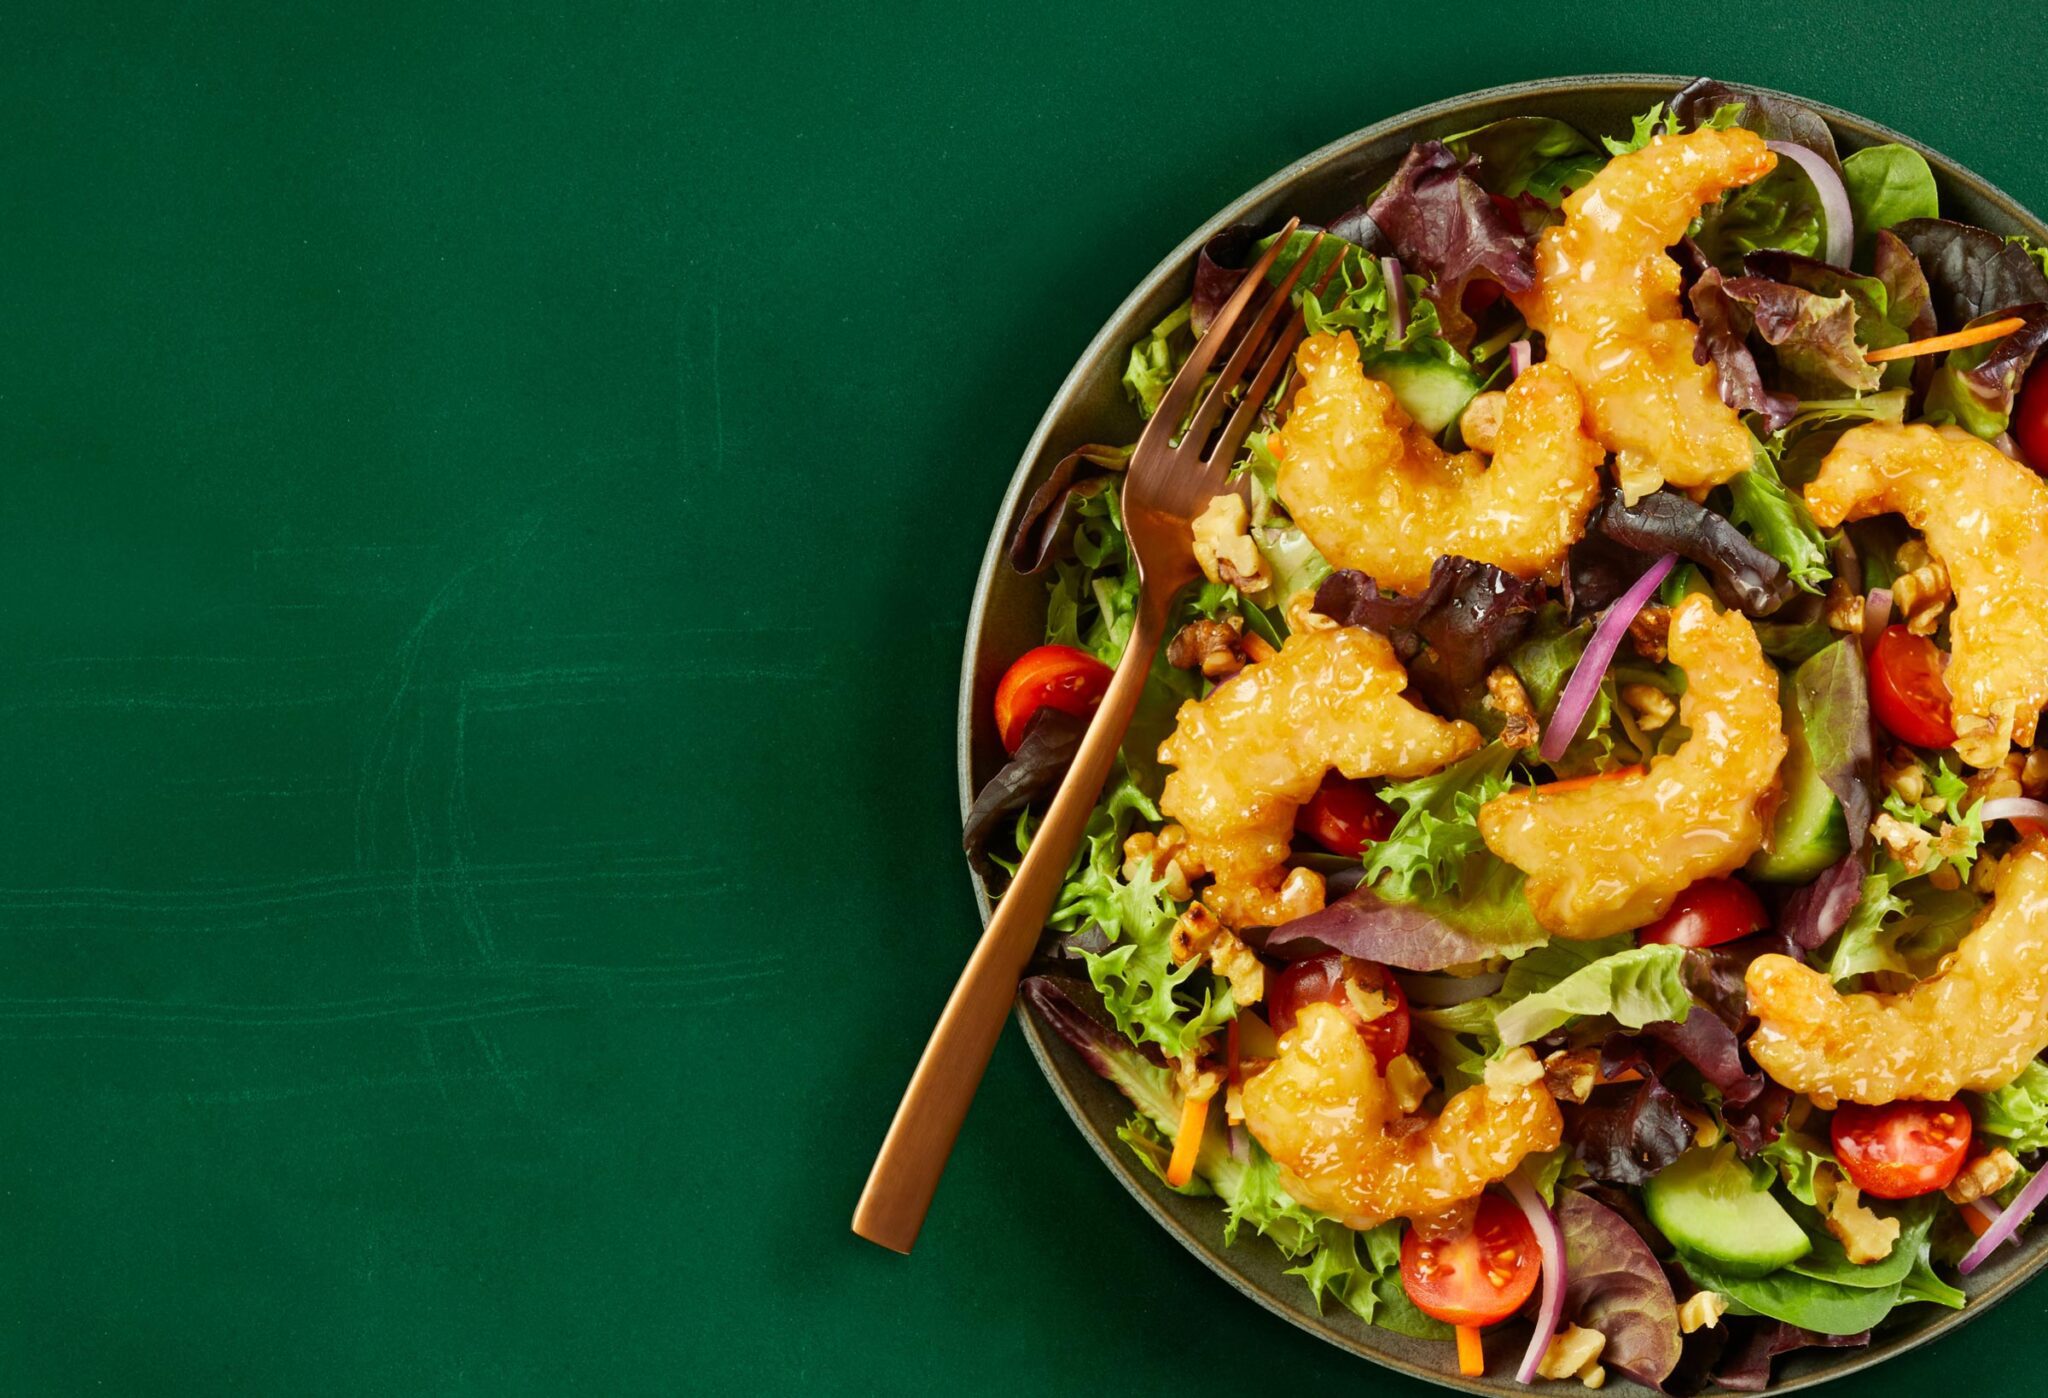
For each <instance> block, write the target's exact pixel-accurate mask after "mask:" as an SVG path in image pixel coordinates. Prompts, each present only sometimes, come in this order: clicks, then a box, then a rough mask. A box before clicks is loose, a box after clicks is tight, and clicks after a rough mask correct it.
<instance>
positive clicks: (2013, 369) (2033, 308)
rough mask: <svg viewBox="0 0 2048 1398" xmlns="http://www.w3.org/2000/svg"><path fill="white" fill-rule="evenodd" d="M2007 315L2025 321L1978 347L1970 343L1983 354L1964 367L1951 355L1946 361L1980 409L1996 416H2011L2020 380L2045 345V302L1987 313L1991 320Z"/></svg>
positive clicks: (2047, 322) (2047, 342)
mask: <svg viewBox="0 0 2048 1398" xmlns="http://www.w3.org/2000/svg"><path fill="white" fill-rule="evenodd" d="M2008 316H2018V317H2019V318H2020V319H2021V320H2022V321H2024V322H2025V323H2024V324H2023V325H2021V326H2020V328H2019V329H2017V330H2015V331H2013V332H2012V333H2011V334H2009V335H2002V336H2000V337H1999V338H1998V339H1996V340H1993V341H1991V342H1990V343H1989V344H1987V345H1985V346H1983V347H1982V348H1981V349H1979V348H1977V347H1975V346H1973V347H1972V348H1973V349H1976V351H1977V353H1980V354H1982V355H1983V356H1984V357H1983V358H1982V359H1981V360H1978V361H1977V362H1976V363H1975V364H1968V365H1967V366H1965V365H1962V364H1957V360H1956V359H1954V358H1952V359H1951V360H1950V363H1951V364H1952V365H1956V367H1957V373H1956V377H1957V378H1958V379H1959V380H1960V381H1961V382H1962V384H1963V385H1964V386H1965V387H1967V388H1968V389H1969V391H1970V393H1971V394H1972V396H1974V397H1975V398H1976V400H1977V402H1978V403H1979V405H1981V407H1982V410H1983V411H1985V412H1988V413H1992V414H1995V415H1997V416H1999V417H2010V416H2011V415H2012V402H2013V398H2014V397H2015V396H2016V395H2017V394H2018V392H2019V387H2020V381H2021V380H2022V379H2024V378H2026V376H2027V369H2028V368H2029V367H2030V366H2031V365H2032V364H2033V362H2034V356H2035V355H2036V354H2038V353H2040V351H2041V347H2042V346H2043V345H2048V305H2043V304H2042V303H2040V302H2030V303H2028V304H2026V305H2020V306H2007V307H2006V308H2005V309H2004V310H2001V311H1996V312H1992V313H1991V318H1992V319H1998V320H2003V319H2005V318H2006V317H2008ZM1958 357H1962V356H1960V355H1959V356H1958ZM1967 358H1971V359H1974V358H1976V355H1975V354H1970V355H1968V356H1967Z"/></svg>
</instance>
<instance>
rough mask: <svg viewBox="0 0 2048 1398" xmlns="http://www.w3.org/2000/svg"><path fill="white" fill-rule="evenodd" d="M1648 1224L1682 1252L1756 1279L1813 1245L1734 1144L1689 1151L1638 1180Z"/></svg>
mask: <svg viewBox="0 0 2048 1398" xmlns="http://www.w3.org/2000/svg"><path fill="white" fill-rule="evenodd" d="M1643 1206H1644V1208H1645V1209H1646V1210H1648V1212H1649V1215H1650V1222H1652V1223H1654V1224H1656V1225H1657V1227H1658V1228H1659V1230H1661V1231H1662V1232H1663V1234H1664V1236H1665V1237H1667V1238H1669V1239H1670V1240H1671V1241H1672V1243H1673V1244H1674V1245H1675V1246H1676V1247H1677V1248H1678V1249H1679V1250H1680V1251H1681V1252H1689V1253H1693V1254H1696V1255H1697V1256H1700V1257H1704V1258H1707V1259H1708V1260H1710V1261H1713V1262H1718V1263H1720V1264H1721V1266H1722V1267H1724V1268H1726V1269H1727V1270H1728V1271H1729V1272H1731V1273H1734V1274H1736V1275H1739V1276H1746V1277H1760V1276H1763V1275H1764V1274H1765V1273H1766V1272H1774V1271H1776V1270H1777V1269H1778V1268H1780V1267H1783V1266H1784V1265H1785V1264H1786V1263H1788V1262H1797V1261H1798V1260H1799V1259H1800V1258H1802V1257H1804V1256H1806V1254H1807V1253H1808V1252H1809V1251H1810V1250H1811V1249H1812V1247H1813V1240H1812V1239H1811V1238H1808V1237H1807V1236H1806V1230H1805V1229H1803V1228H1801V1227H1800V1226H1799V1225H1798V1223H1796V1222H1795V1221H1794V1220H1793V1218H1792V1215H1791V1214H1789V1213H1787V1212H1786V1211H1785V1206H1784V1205H1782V1204H1780V1203H1779V1202H1778V1201H1777V1200H1776V1199H1774V1198H1772V1197H1771V1190H1770V1186H1769V1185H1767V1184H1760V1183H1758V1181H1757V1177H1756V1176H1755V1175H1754V1174H1752V1173H1751V1172H1750V1169H1749V1167H1748V1166H1746V1165H1744V1164H1743V1163H1742V1162H1741V1161H1739V1160H1737V1159H1736V1158H1735V1148H1734V1147H1733V1146H1732V1145H1723V1146H1720V1147H1717V1148H1716V1149H1713V1150H1692V1151H1688V1152H1686V1153H1685V1154H1684V1155H1682V1156H1680V1157H1679V1158H1678V1159H1677V1160H1676V1161H1674V1162H1673V1163H1672V1164H1671V1165H1669V1166H1667V1167H1666V1168H1665V1169H1664V1170H1662V1171H1660V1172H1659V1173H1658V1174H1655V1175H1652V1176H1651V1177H1650V1181H1649V1183H1648V1184H1645V1185H1644V1186H1643Z"/></svg>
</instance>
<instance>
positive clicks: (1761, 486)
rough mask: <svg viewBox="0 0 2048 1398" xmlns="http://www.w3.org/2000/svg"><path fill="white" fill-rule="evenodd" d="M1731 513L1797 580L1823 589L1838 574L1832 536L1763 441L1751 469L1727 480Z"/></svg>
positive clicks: (1810, 587)
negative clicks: (1825, 534) (1831, 562)
mask: <svg viewBox="0 0 2048 1398" xmlns="http://www.w3.org/2000/svg"><path fill="white" fill-rule="evenodd" d="M1728 492H1729V497H1730V503H1729V508H1728V517H1729V518H1730V519H1732V520H1734V521H1735V523H1736V524H1738V525H1740V526H1742V528H1744V529H1746V530H1747V531H1749V536H1750V539H1751V540H1752V541H1753V542H1754V543H1755V544H1756V546H1757V547H1758V548H1760V549H1762V550H1763V551H1764V552H1765V553H1768V554H1770V555H1771V556H1772V557H1774V558H1776V559H1777V560H1778V561H1779V562H1781V563H1783V564H1784V565H1785V566H1786V568H1788V569H1789V570H1790V571H1791V574H1792V581H1794V582H1795V583H1797V584H1799V586H1800V587H1802V588H1804V589H1805V590H1806V591H1808V592H1819V591H1821V590H1823V589H1824V588H1825V587H1826V586H1827V582H1828V579H1829V578H1830V577H1831V576H1833V574H1832V571H1831V570H1830V569H1829V567H1828V545H1827V540H1826V539H1824V538H1822V537H1821V532H1820V526H1819V525H1817V524H1815V523H1814V522H1813V516H1812V515H1811V514H1809V513H1807V509H1806V502H1805V501H1804V500H1801V499H1800V498H1799V497H1798V496H1797V495H1794V494H1793V493H1792V492H1791V491H1790V490H1788V489H1786V487H1785V482H1784V481H1783V480H1782V479H1781V478H1780V477H1779V475H1778V466H1777V463H1776V462H1775V461H1773V460H1772V459H1771V454H1770V452H1769V451H1767V450H1766V449H1765V448H1764V447H1762V446H1761V445H1759V446H1758V447H1757V451H1756V460H1755V461H1754V462H1753V463H1752V464H1751V466H1750V468H1749V470H1747V471H1745V472H1743V473H1742V474H1741V475H1739V476H1737V477H1736V478H1735V479H1734V480H1732V481H1730V482H1728Z"/></svg>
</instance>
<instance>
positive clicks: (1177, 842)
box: [1123, 825, 1209, 903]
mask: <svg viewBox="0 0 2048 1398" xmlns="http://www.w3.org/2000/svg"><path fill="white" fill-rule="evenodd" d="M1140 872H1144V873H1148V874H1150V875H1151V876H1152V877H1153V878H1155V879H1158V880H1159V881H1160V882H1162V883H1164V884H1165V885H1166V896H1167V897H1169V898H1171V899H1173V901H1174V902H1176V903H1185V902H1186V901H1187V900H1188V899H1190V898H1192V897H1194V896H1195V891H1194V888H1193V887H1192V885H1191V883H1190V880H1193V879H1199V878H1201V877H1202V876H1203V875H1205V874H1207V873H1208V872H1209V871H1208V870H1207V869H1205V868H1203V867H1202V861H1201V860H1200V859H1198V858H1196V856H1195V852H1194V851H1193V850H1191V849H1189V848H1188V832H1187V831H1186V830H1184V829H1182V828H1181V827H1180V826H1178V825H1168V826H1166V827H1165V828H1164V829H1162V830H1161V831H1160V832H1159V833H1158V834H1157V835H1154V834H1152V833H1151V832H1150V831H1146V830H1138V831H1134V832H1132V833H1131V835H1130V836H1129V837H1127V838H1126V839H1125V840H1124V864H1123V875H1124V880H1125V882H1129V881H1130V880H1132V879H1134V878H1136V877H1137V876H1138V875H1139V873H1140Z"/></svg>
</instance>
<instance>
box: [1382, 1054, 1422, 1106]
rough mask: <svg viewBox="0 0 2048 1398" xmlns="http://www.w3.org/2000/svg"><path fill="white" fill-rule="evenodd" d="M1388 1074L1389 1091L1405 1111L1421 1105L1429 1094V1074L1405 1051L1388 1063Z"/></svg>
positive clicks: (1395, 1101)
mask: <svg viewBox="0 0 2048 1398" xmlns="http://www.w3.org/2000/svg"><path fill="white" fill-rule="evenodd" d="M1386 1076H1387V1091H1389V1092H1391V1093H1392V1094H1393V1095H1394V1105H1395V1106H1397V1107H1399V1108H1400V1109H1401V1110H1402V1111H1403V1112H1404V1113H1405V1112H1412V1111H1414V1110H1415V1109H1416V1108H1417V1107H1420V1106H1421V1105H1422V1101H1423V1099H1424V1098H1425V1097H1427V1096H1429V1074H1427V1073H1425V1072H1423V1071H1422V1065H1421V1064H1420V1063H1417V1062H1416V1061H1415V1060H1414V1059H1412V1058H1410V1057H1409V1056H1408V1055H1407V1054H1405V1053H1404V1054H1402V1055H1400V1056H1399V1057H1397V1058H1395V1059H1394V1060H1393V1061H1392V1062H1390V1063H1389V1064H1387V1075H1386Z"/></svg>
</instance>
